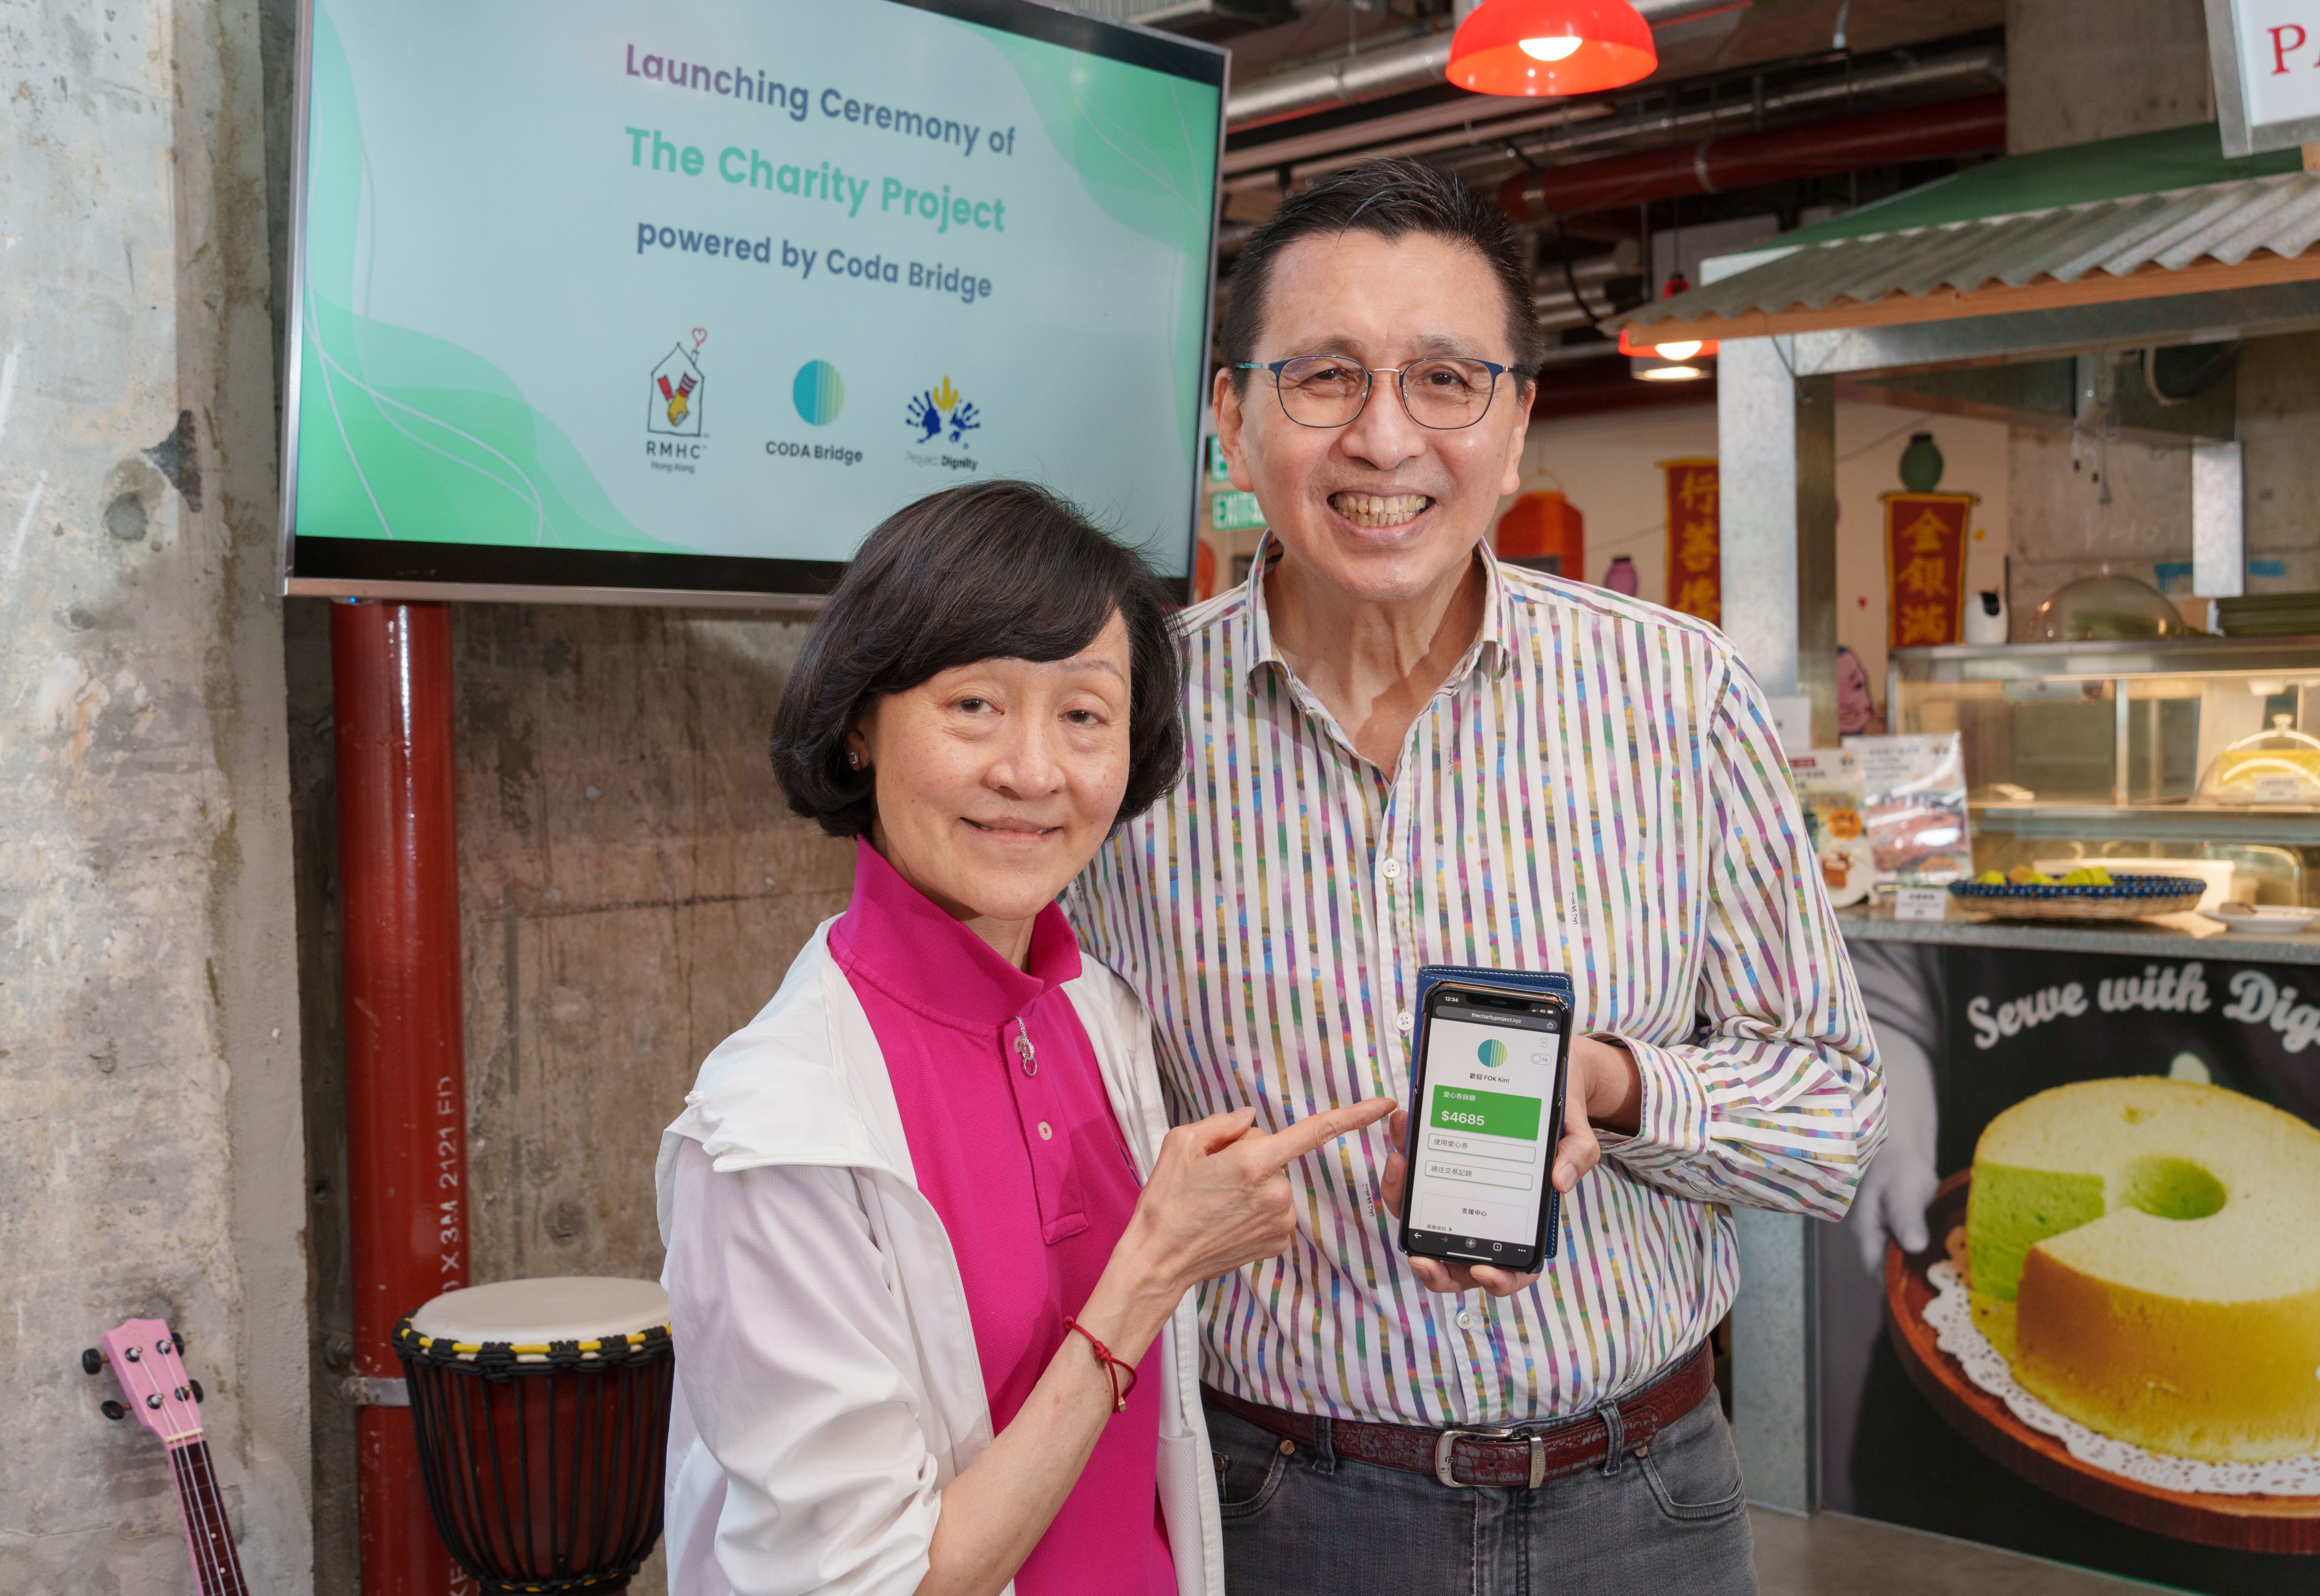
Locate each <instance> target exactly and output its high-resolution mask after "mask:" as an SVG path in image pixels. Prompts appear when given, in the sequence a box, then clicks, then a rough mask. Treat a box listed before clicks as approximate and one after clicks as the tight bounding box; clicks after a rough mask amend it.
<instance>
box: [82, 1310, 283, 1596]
mask: <svg viewBox="0 0 2320 1596" xmlns="http://www.w3.org/2000/svg"><path fill="white" fill-rule="evenodd" d="M100 1345H101V1346H102V1347H103V1348H104V1350H103V1351H102V1352H100V1351H98V1350H97V1348H95V1347H92V1348H89V1349H88V1350H87V1351H86V1352H84V1353H82V1354H81V1355H80V1366H81V1367H82V1368H83V1369H85V1370H86V1371H87V1372H88V1373H89V1374H92V1375H94V1374H95V1373H96V1371H97V1370H98V1369H99V1368H100V1367H102V1366H104V1365H105V1364H108V1363H109V1364H111V1365H112V1366H113V1375H115V1376H116V1377H117V1378H118V1379H119V1380H120V1382H121V1394H122V1396H124V1397H126V1398H128V1399H129V1400H128V1405H127V1406H126V1407H124V1406H123V1405H122V1403H120V1402H106V1403H105V1404H104V1416H105V1417H106V1418H108V1419H122V1418H126V1417H127V1416H128V1415H129V1414H131V1413H134V1414H136V1415H137V1420H138V1422H139V1423H140V1424H142V1425H144V1427H145V1428H146V1429H150V1430H151V1431H152V1432H153V1433H154V1434H155V1435H157V1436H159V1437H160V1438H161V1446H162V1449H163V1450H164V1451H166V1452H167V1453H168V1457H169V1470H170V1473H171V1474H174V1475H175V1476H176V1478H177V1506H178V1508H179V1509H180V1510H182V1511H183V1513H184V1515H185V1523H186V1550H187V1551H189V1552H190V1553H192V1554H193V1559H194V1577H195V1580H196V1581H197V1582H199V1584H200V1587H201V1596H249V1586H248V1585H246V1584H244V1583H243V1582H242V1579H241V1563H240V1559H239V1558H237V1557H236V1556H235V1555H234V1552H233V1535H232V1532H231V1530H229V1529H228V1528H226V1522H225V1502H224V1501H223V1499H222V1497H220V1495H219V1494H218V1483H217V1475H216V1474H215V1473H214V1472H213V1470H212V1469H211V1467H210V1446H209V1443H208V1442H207V1441H205V1440H204V1439H203V1438H202V1413H201V1409H200V1408H199V1407H197V1406H196V1405H195V1404H196V1403H198V1402H200V1401H201V1397H202V1388H201V1383H200V1382H199V1381H196V1380H193V1379H190V1378H188V1377H187V1376H186V1366H185V1365H184V1364H183V1363H181V1362H179V1361H178V1358H177V1354H178V1352H179V1350H180V1348H179V1346H178V1342H177V1337H176V1336H174V1335H172V1334H171V1333H170V1332H169V1327H168V1325H167V1324H165V1323H163V1322H162V1321H160V1320H158V1319H131V1320H130V1321H127V1322H125V1323H123V1324H122V1326H121V1327H120V1328H119V1329H117V1330H107V1331H106V1332H105V1335H104V1340H103V1342H102V1343H100Z"/></svg>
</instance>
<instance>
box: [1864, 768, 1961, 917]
mask: <svg viewBox="0 0 2320 1596" xmlns="http://www.w3.org/2000/svg"><path fill="white" fill-rule="evenodd" d="M1844 751H1845V752H1846V753H1850V754H1852V755H1853V756H1854V757H1855V758H1856V759H1858V760H1859V761H1860V762H1861V785H1862V820H1863V821H1864V822H1865V823H1866V825H1867V827H1868V832H1869V846H1870V851H1871V853H1873V854H1874V856H1875V858H1876V866H1877V884H1878V885H1879V886H1880V887H1941V886H1946V885H1947V884H1948V883H1950V882H1952V881H1963V880H1968V879H1971V877H1972V875H1973V836H1972V834H1971V831H1970V830H1969V828H1968V826H1967V824H1966V810H1965V752H1964V747H1963V742H1962V738H1961V737H1960V736H1959V735H1958V734H1957V733H1955V732H1919V733H1915V734H1911V735H1906V736H1891V737H1847V738H1845V739H1844Z"/></svg>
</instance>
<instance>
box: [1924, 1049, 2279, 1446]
mask: <svg viewBox="0 0 2320 1596" xmlns="http://www.w3.org/2000/svg"><path fill="white" fill-rule="evenodd" d="M1966 1254H1967V1259H1968V1267H1969V1272H1970V1274H1971V1285H1972V1292H1973V1297H1974V1303H1975V1309H1976V1314H1977V1318H1980V1319H1981V1320H1982V1321H1984V1322H1985V1323H1992V1322H1995V1323H1998V1324H2002V1323H2003V1321H2005V1320H2007V1319H2010V1320H2011V1321H2012V1324H2011V1330H2012V1336H2011V1342H2012V1344H2011V1346H2010V1347H2009V1346H2007V1345H2006V1344H2005V1340H2006V1338H2005V1337H2004V1336H2003V1335H2002V1334H2001V1335H1998V1336H1993V1338H1992V1339H1993V1340H1994V1341H1997V1342H1998V1344H1999V1347H2000V1350H2002V1351H2004V1352H2006V1354H2007V1357H2008V1359H2009V1360H2010V1362H2011V1363H2012V1365H2013V1368H2014V1374H2015V1377H2016V1379H2017V1380H2019V1381H2020V1382H2021V1383H2022V1385H2023V1387H2024V1388H2025V1390H2027V1391H2030V1392H2032V1393H2035V1395H2036V1396H2038V1397H2039V1398H2040V1399H2041V1400H2042V1401H2044V1402H2046V1403H2047V1404H2048V1405H2049V1406H2051V1407H2053V1409H2054V1410H2055V1411H2058V1412H2061V1413H2062V1414H2064V1415H2066V1416H2068V1417H2070V1418H2072V1419H2075V1420H2078V1421H2079V1422H2080V1423H2081V1424H2084V1425H2086V1426H2087V1427H2088V1428H2089V1429H2093V1430H2096V1431H2098V1432H2099V1433H2101V1434H2103V1435H2107V1436H2111V1437H2115V1438H2117V1439H2120V1440H2124V1441H2129V1442H2132V1443H2133V1444H2134V1445H2136V1446H2139V1447H2144V1448H2146V1449H2147V1450H2150V1451H2153V1452H2161V1453H2166V1454H2170V1455H2172V1456H2181V1457H2194V1458H2200V1459H2205V1460H2207V1461H2210V1462H2218V1463H2223V1462H2236V1463H2261V1462H2269V1461H2271V1460H2273V1459H2276V1458H2281V1457H2293V1456H2300V1455H2302V1454H2305V1453H2308V1452H2313V1451H2320V1130H2315V1129H2314V1128H2313V1127H2312V1126H2311V1125H2308V1124H2306V1123H2305V1122H2304V1121H2302V1120H2299V1119H2297V1118H2296V1117H2295V1116H2294V1115H2292V1114H2283V1113H2281V1112H2280V1111H2279V1110H2278V1109H2275V1108H2270V1107H2267V1106H2265V1105H2263V1104H2261V1103H2258V1102H2256V1101H2255V1100H2254V1099H2253V1098H2251V1097H2246V1096H2241V1095H2240V1094H2239V1093H2236V1092H2230V1091H2225V1090H2224V1089H2223V1088H2221V1087H2207V1086H2197V1085H2193V1084H2191V1083H2189V1082H2187V1081H2178V1080H2170V1079H2168V1078H2163V1077H2158V1076H2135V1077H2128V1078H2121V1079H2115V1080H2096V1081H2084V1082H2080V1083H2078V1084H2076V1085H2073V1086H2067V1087H2056V1088H2054V1089H2053V1090H2052V1091H2048V1092H2041V1093H2039V1094H2038V1095H2037V1096H2035V1097H2031V1098H2028V1099H2026V1100H2025V1101H2023V1102H2021V1103H2018V1104H2016V1105H2015V1106H2014V1107H2012V1108H2009V1109H2007V1111H2006V1112H2005V1113H2004V1114H1999V1115H1998V1117H1997V1118H1996V1119H1995V1120H1992V1121H1991V1122H1990V1124H1989V1129H1988V1130H1987V1131H1985V1132H1982V1136H1981V1141H1980V1144H1979V1145H1978V1146H1977V1147H1976V1148H1975V1150H1974V1158H1973V1186H1972V1192H1971V1196H1970V1197H1969V1199H1968V1202H1967V1207H1966ZM2008 1303H2010V1304H2011V1312H2010V1313H2009V1312H2007V1311H2006V1307H2005V1305H2006V1304H2008Z"/></svg>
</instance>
